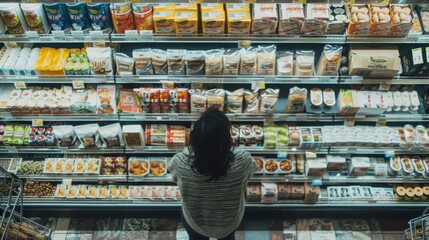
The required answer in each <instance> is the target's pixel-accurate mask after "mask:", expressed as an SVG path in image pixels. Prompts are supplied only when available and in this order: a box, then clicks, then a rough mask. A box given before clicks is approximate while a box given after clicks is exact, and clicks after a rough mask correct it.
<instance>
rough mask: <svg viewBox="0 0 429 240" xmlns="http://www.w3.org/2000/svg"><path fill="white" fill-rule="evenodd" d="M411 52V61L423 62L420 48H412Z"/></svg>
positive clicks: (415, 62)
mask: <svg viewBox="0 0 429 240" xmlns="http://www.w3.org/2000/svg"><path fill="white" fill-rule="evenodd" d="M412 54H413V63H414V65H415V64H423V62H424V61H423V51H422V49H421V48H414V49H413V50H412Z"/></svg>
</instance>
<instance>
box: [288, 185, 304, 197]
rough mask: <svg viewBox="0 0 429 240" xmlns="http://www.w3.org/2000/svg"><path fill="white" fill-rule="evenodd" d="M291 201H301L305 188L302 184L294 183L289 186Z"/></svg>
mask: <svg viewBox="0 0 429 240" xmlns="http://www.w3.org/2000/svg"><path fill="white" fill-rule="evenodd" d="M291 190H292V193H291V196H290V197H291V199H303V198H304V196H305V188H304V184H301V183H295V184H291Z"/></svg>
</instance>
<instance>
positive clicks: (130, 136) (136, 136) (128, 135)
mask: <svg viewBox="0 0 429 240" xmlns="http://www.w3.org/2000/svg"><path fill="white" fill-rule="evenodd" d="M122 132H123V133H124V140H125V143H126V145H127V146H128V147H139V146H144V144H145V143H144V134H143V128H142V126H141V125H124V126H123V127H122Z"/></svg>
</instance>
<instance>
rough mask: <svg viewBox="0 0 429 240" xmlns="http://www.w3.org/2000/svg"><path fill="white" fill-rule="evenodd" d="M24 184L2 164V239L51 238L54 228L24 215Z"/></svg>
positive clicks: (0, 194)
mask: <svg viewBox="0 0 429 240" xmlns="http://www.w3.org/2000/svg"><path fill="white" fill-rule="evenodd" d="M23 190H24V184H23V182H22V180H21V179H19V178H18V177H17V176H16V175H15V174H13V173H10V172H8V171H6V170H5V169H4V168H3V167H1V166H0V236H1V238H0V240H4V239H11V240H14V239H37V240H39V239H41V240H42V239H50V236H51V233H52V230H51V229H49V228H46V227H44V226H41V225H39V224H37V223H35V222H33V221H31V220H29V219H27V218H25V217H23Z"/></svg>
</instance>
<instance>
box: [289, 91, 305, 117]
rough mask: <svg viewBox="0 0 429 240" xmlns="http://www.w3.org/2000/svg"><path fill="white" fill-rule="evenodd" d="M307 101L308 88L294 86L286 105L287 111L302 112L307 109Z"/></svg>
mask: <svg viewBox="0 0 429 240" xmlns="http://www.w3.org/2000/svg"><path fill="white" fill-rule="evenodd" d="M306 101H307V89H305V88H299V87H293V88H291V89H289V96H288V100H287V105H286V112H287V113H300V112H304V111H305V102H306Z"/></svg>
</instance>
